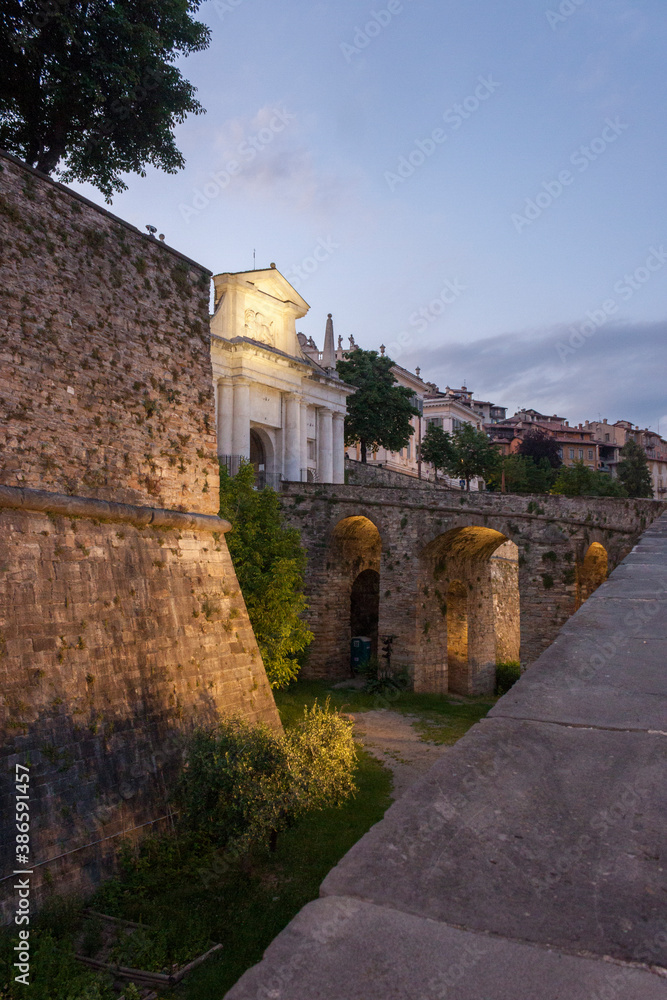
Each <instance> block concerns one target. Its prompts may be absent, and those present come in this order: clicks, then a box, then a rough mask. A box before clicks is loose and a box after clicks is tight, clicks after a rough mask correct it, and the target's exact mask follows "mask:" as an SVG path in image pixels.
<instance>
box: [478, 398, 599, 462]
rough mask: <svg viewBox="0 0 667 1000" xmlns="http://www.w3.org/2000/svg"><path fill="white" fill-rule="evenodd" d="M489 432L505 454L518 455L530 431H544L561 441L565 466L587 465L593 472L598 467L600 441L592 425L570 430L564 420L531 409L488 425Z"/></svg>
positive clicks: (578, 426)
mask: <svg viewBox="0 0 667 1000" xmlns="http://www.w3.org/2000/svg"><path fill="white" fill-rule="evenodd" d="M485 430H486V431H487V433H488V434H489V436H490V438H491V440H492V441H494V442H495V443H496V444H497V445H498V447H499V449H500V451H501V452H502V454H504V455H509V454H512V453H515V452H518V450H519V448H520V447H521V442H522V440H523V438H524V437H525V435H526V434H527V433H528V431H531V430H541V431H543V432H544V433H545V434H547V435H548V436H549V437H551V438H553V439H554V440H555V441H556V442H557V444H558V453H559V455H560V457H561V459H562V460H563V465H574V464H575V463H576V462H583V463H584V465H586V466H588V468H590V469H597V467H598V446H597V441H595V439H594V438H595V436H594V434H593V431H592V430H591V429H590V428H589V426H588V424H586V425H585V426H584V425H582V424H578V425H577V426H575V427H570V424H569V421H567V420H566V419H565V418H564V417H559V416H557V415H555V414H554V415H553V416H547V415H546V414H544V413H538V411H537V410H532V409H530V410H519V411H518V412H517V413H515V414H514V416H513V417H508V418H507V419H506V420H501V421H498V422H497V423H487V424H486V425H485Z"/></svg>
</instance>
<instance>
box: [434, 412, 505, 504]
mask: <svg viewBox="0 0 667 1000" xmlns="http://www.w3.org/2000/svg"><path fill="white" fill-rule="evenodd" d="M499 460H500V456H499V454H498V450H497V448H496V447H495V445H494V444H493V442H492V441H491V439H490V438H489V437H488V435H487V434H485V433H484V431H478V430H477V429H476V428H475V427H473V425H472V424H463V426H462V427H457V428H456V430H455V431H454V434H453V435H452V451H451V456H450V458H449V459H448V462H447V465H446V469H447V472H449V474H450V476H453V477H454V478H455V479H465V484H466V490H469V489H470V480H471V479H474V478H475V477H476V476H481V477H483V478H487V477H488V476H489V475H490V474H491V473H492V472H493V471H494V470H495V469H497V468H498V462H499Z"/></svg>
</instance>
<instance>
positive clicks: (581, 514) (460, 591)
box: [281, 483, 667, 695]
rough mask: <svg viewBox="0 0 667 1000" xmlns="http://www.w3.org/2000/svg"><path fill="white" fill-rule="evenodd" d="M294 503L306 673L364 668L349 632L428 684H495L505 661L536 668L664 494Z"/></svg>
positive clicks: (456, 687)
mask: <svg viewBox="0 0 667 1000" xmlns="http://www.w3.org/2000/svg"><path fill="white" fill-rule="evenodd" d="M281 503H282V507H283V511H284V513H285V516H286V519H287V522H288V523H289V524H290V525H292V526H294V527H297V528H298V529H299V531H300V532H301V537H302V541H303V544H304V546H305V548H306V550H307V554H308V569H307V574H306V592H307V598H308V602H309V612H308V622H309V625H310V628H311V629H312V631H313V634H314V639H313V643H312V645H311V647H310V653H309V657H308V662H307V665H306V666H305V668H304V671H303V675H304V676H305V677H311V678H326V679H343V678H345V677H349V676H350V674H351V667H350V640H351V638H352V636H353V635H367V636H368V637H369V638H370V639H371V641H372V644H373V651H374V653H376V654H377V653H378V647H379V645H381V640H382V638H383V637H384V636H386V635H393V636H394V637H395V638H394V640H393V646H392V663H393V665H394V666H396V667H399V668H405V669H407V670H409V672H410V674H411V677H412V682H413V684H414V688H415V690H416V691H424V692H433V693H446V692H448V691H451V692H456V693H459V694H465V695H478V694H486V693H490V692H492V691H493V685H494V676H495V664H496V663H497V662H504V661H508V660H520V662H521V664H522V666H524V667H525V666H527V665H528V664H530V663H532V662H533V661H534V660H536V659H537V657H538V656H539V655H540V654H541V653H542V652H543V651H544V650H545V649H546V648H547V646H549V645H550V644H551V643H552V642H553V640H554V639H555V637H556V635H557V634H558V632H559V630H560V628H561V627H562V626H563V624H564V623H565V622H566V621H567V619H568V618H569V617H570V616H571V615H572V614H573V613H574V612H575V611H576V609H577V608H578V607H579V606H580V605H581V604H582V603H583V601H585V600H586V598H587V597H588V596H590V594H591V593H592V592H593V590H595V588H596V587H597V586H599V584H600V583H602V582H603V581H604V580H605V579H606V577H607V575H608V573H609V572H611V571H612V570H613V569H614V568H615V567H616V566H617V565H618V563H619V562H620V561H621V560H622V559H624V558H625V556H626V555H627V554H628V553H629V552H630V550H631V549H632V548H633V546H634V545H635V543H636V542H637V541H638V539H639V538H640V536H641V534H642V532H643V531H644V530H645V528H646V527H647V526H648V525H649V524H650V523H651V522H652V521H653V520H654V519H655V518H656V517H659V516H660V514H661V513H662V512H663V511H664V510H665V509H667V504H665V503H662V502H659V501H655V500H617V499H611V498H606V497H575V498H569V497H556V496H533V497H531V496H516V495H498V494H488V493H459V492H458V491H456V492H455V491H451V492H450V491H445V490H437V489H433V488H428V489H419V488H414V487H410V488H400V487H369V486H340V485H320V484H317V483H313V484H306V483H285V484H283V491H282V493H281Z"/></svg>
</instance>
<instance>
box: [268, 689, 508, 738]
mask: <svg viewBox="0 0 667 1000" xmlns="http://www.w3.org/2000/svg"><path fill="white" fill-rule="evenodd" d="M275 694H276V702H277V704H278V708H279V709H280V715H281V718H282V719H283V721H284V723H285V724H286V725H293V724H294V722H295V721H296V720H297V718H299V717H300V715H301V713H302V712H303V705H304V704H305V703H307V704H309V705H311V704H313V702H314V701H315V700H316V699H319V701H320V703H323V702H324V701H325V700H326V699H327V698H330V700H331V707H332V708H337V709H338V710H339V711H340V712H369V711H373V710H377V709H389V710H390V711H392V712H402V713H403V714H404V715H417V716H419V717H420V719H419V721H418V722H415V723H414V727H415V729H416V731H417V732H418V733H419V736H420V737H421V739H423V740H424V741H426V742H431V743H440V744H443V745H445V746H452V744H454V743H456V741H457V740H460V739H461V737H462V736H464V735H465V734H466V733H467V731H468V730H469V729H470V727H471V726H472V725H474V724H475V723H476V722H479V721H480V719H483V718H484V716H485V715H486V714H487V713H488V712H489V711H490V709H492V708H493V706H494V704H495V701H496V699H495V698H491V697H488V696H487V697H483V698H459V697H458V696H456V697H445V696H443V695H436V694H415V693H414V692H412V691H402V692H393V693H389V694H388V695H376V694H366V692H364V691H356V690H352V691H346V690H337V691H332V690H331V689H330V688H329V687H327V685H326V684H325V683H324V682H322V681H299V682H298V683H297V684H294V685H293V686H292V687H291V688H289V689H288V690H287V691H277V692H275Z"/></svg>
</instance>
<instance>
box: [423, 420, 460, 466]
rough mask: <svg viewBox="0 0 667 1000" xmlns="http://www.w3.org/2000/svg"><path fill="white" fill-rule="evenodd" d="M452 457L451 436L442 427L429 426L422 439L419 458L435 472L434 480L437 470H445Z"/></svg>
mask: <svg viewBox="0 0 667 1000" xmlns="http://www.w3.org/2000/svg"><path fill="white" fill-rule="evenodd" d="M452 456H453V443H452V436H451V434H449V433H448V432H447V431H443V429H442V427H437V426H436V425H435V424H429V425H428V427H427V428H426V433H425V434H424V437H423V438H422V445H421V457H422V460H423V461H424V462H429V463H430V465H432V466H433V468H434V470H435V478H436V479H437V478H438V469H446V468H447V466H448V464H449V463H450V462H451V460H452Z"/></svg>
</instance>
